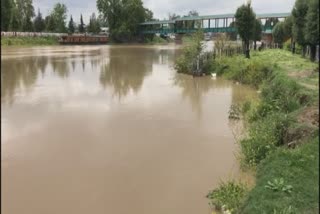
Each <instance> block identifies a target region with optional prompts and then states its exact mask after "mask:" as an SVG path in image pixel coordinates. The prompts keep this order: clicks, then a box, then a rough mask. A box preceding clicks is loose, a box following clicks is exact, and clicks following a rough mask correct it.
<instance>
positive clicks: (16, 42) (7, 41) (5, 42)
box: [1, 37, 59, 46]
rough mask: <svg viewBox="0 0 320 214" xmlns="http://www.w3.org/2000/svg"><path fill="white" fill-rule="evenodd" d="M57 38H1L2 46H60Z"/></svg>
mask: <svg viewBox="0 0 320 214" xmlns="http://www.w3.org/2000/svg"><path fill="white" fill-rule="evenodd" d="M58 44H59V43H58V38H56V37H1V46H31V45H58Z"/></svg>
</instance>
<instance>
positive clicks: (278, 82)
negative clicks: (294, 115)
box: [261, 73, 308, 113]
mask: <svg viewBox="0 0 320 214" xmlns="http://www.w3.org/2000/svg"><path fill="white" fill-rule="evenodd" d="M304 96H307V95H306V94H304V93H302V87H301V86H300V85H299V84H298V83H297V82H296V81H294V80H292V79H290V78H288V77H287V76H285V75H284V74H281V73H277V74H276V75H274V77H273V78H271V79H270V80H269V81H266V82H265V84H264V85H263V87H262V91H261V98H262V103H263V104H262V106H265V105H269V106H270V108H271V109H273V110H279V111H282V112H285V113H289V112H292V111H294V110H296V109H298V108H299V107H300V106H301V105H302V104H306V102H307V100H308V98H307V97H306V98H305V99H304V100H301V98H302V97H304Z"/></svg>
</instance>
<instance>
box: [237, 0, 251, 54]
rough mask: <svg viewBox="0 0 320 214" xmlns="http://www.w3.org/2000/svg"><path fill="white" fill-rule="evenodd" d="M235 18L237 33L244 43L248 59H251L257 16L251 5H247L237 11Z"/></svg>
mask: <svg viewBox="0 0 320 214" xmlns="http://www.w3.org/2000/svg"><path fill="white" fill-rule="evenodd" d="M235 18H236V28H237V31H238V33H239V35H240V37H241V39H242V41H243V42H244V46H245V54H246V57H247V58H250V49H249V42H250V40H251V39H252V37H253V30H254V25H255V20H256V14H255V13H254V12H253V10H252V7H251V5H250V4H246V5H242V6H240V7H239V8H238V9H237V11H236V14H235Z"/></svg>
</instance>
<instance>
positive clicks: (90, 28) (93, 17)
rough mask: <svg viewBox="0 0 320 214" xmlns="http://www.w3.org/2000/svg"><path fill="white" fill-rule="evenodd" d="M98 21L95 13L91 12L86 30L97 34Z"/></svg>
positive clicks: (98, 28)
mask: <svg viewBox="0 0 320 214" xmlns="http://www.w3.org/2000/svg"><path fill="white" fill-rule="evenodd" d="M100 30H101V29H100V22H99V20H98V19H97V18H96V15H95V13H92V15H91V17H90V21H89V25H88V29H87V31H88V32H90V33H95V34H98V33H99V32H100Z"/></svg>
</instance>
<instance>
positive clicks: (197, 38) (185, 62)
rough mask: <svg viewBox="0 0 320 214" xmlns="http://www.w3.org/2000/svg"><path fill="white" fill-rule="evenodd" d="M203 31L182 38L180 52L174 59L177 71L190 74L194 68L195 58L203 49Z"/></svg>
mask: <svg viewBox="0 0 320 214" xmlns="http://www.w3.org/2000/svg"><path fill="white" fill-rule="evenodd" d="M202 39H203V33H202V32H196V33H194V34H193V35H192V36H191V37H185V38H183V44H184V47H183V49H182V54H181V56H179V57H178V58H177V59H176V61H175V69H176V70H177V72H178V73H187V74H191V73H192V72H194V71H195V70H196V64H197V59H198V57H199V56H200V54H201V52H202V50H203V48H204V47H203V44H202Z"/></svg>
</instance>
